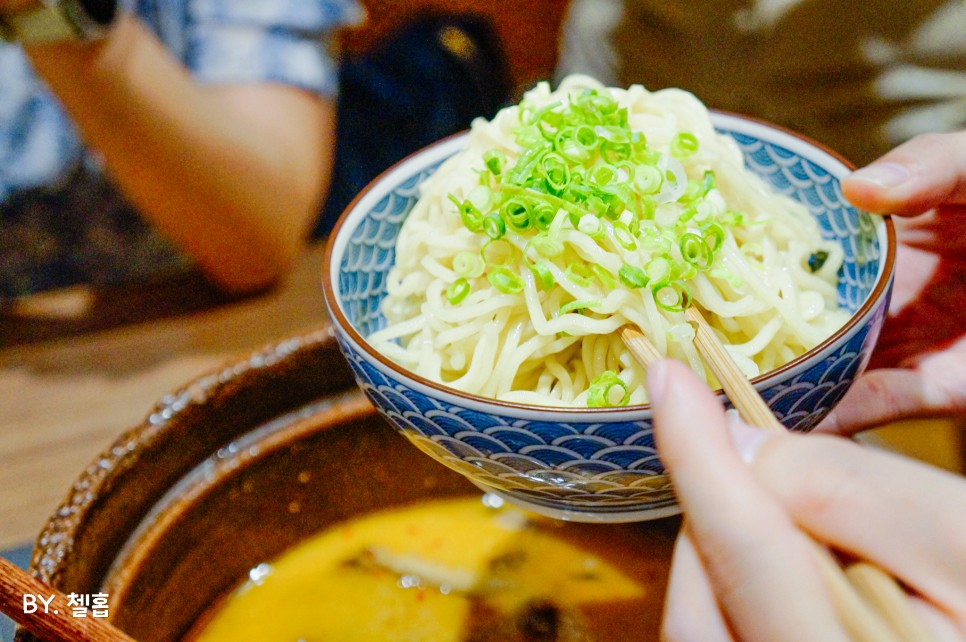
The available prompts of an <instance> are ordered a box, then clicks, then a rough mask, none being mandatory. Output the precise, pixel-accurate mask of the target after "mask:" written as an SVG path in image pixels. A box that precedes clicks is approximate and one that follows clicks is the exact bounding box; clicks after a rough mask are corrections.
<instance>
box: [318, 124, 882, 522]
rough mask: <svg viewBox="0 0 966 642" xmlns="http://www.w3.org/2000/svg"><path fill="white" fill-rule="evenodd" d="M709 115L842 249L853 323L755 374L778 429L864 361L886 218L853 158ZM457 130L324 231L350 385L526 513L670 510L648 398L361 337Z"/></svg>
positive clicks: (396, 170)
mask: <svg viewBox="0 0 966 642" xmlns="http://www.w3.org/2000/svg"><path fill="white" fill-rule="evenodd" d="M713 121H714V124H715V126H716V127H717V128H718V130H719V131H721V132H724V133H726V134H729V135H731V136H732V137H733V138H734V139H735V140H736V141H737V142H738V145H739V146H740V148H741V150H742V152H743V153H744V156H745V161H746V164H747V166H748V167H749V168H751V169H752V170H753V171H754V172H756V173H757V174H760V175H761V176H763V177H764V178H765V179H766V180H767V181H768V182H769V183H771V184H772V185H773V186H774V187H775V188H777V189H778V190H779V191H781V192H784V193H786V194H789V195H790V196H792V197H793V198H795V199H797V200H798V201H800V202H802V203H804V204H805V205H806V206H807V207H808V209H809V210H810V211H811V212H812V213H813V214H814V216H815V217H816V219H818V221H819V223H820V226H821V229H822V232H823V234H824V235H825V236H826V238H829V239H836V240H838V241H839V242H840V243H841V244H842V248H843V250H844V251H845V264H844V266H843V268H842V270H841V272H840V276H839V286H838V299H839V303H840V305H841V306H843V307H844V308H845V309H847V310H848V311H849V312H850V313H851V315H852V316H851V318H850V320H849V322H848V323H847V324H846V325H845V326H844V327H843V328H841V329H840V330H839V331H838V332H836V333H835V334H834V335H833V336H831V337H830V338H829V339H828V340H826V341H825V342H823V343H822V344H821V345H819V346H817V347H816V348H815V349H813V350H810V351H809V352H808V353H806V354H804V355H803V356H801V357H799V358H798V359H795V360H794V361H792V362H791V363H788V364H787V365H785V366H783V367H781V368H778V369H777V370H773V371H771V372H768V373H766V374H764V375H762V376H759V377H757V378H755V379H754V380H753V384H754V386H755V388H756V389H757V390H758V391H759V392H760V393H761V395H762V396H763V397H764V399H765V400H766V401H767V402H768V405H769V406H770V407H771V409H772V410H773V411H774V412H775V414H776V415H777V416H778V418H779V419H780V420H781V422H782V423H783V424H784V425H785V426H787V427H788V428H789V429H792V430H798V431H806V430H810V429H811V428H812V427H814V426H815V425H816V424H817V423H818V422H819V421H820V420H821V419H822V418H823V417H824V416H825V415H826V414H827V413H828V412H829V410H831V409H832V407H833V406H834V405H835V404H836V403H837V402H838V401H839V400H840V399H841V398H842V396H843V395H844V394H845V392H846V390H848V388H849V386H850V385H851V384H852V382H853V381H854V380H855V378H856V377H857V376H858V375H859V374H860V373H861V372H862V371H863V370H864V369H865V366H866V364H867V363H868V360H869V356H870V354H871V352H872V348H873V345H874V344H875V341H876V339H877V338H878V335H879V330H880V328H881V326H882V322H883V320H884V318H885V314H886V311H887V309H888V302H889V296H890V293H891V288H892V277H893V267H894V262H895V261H894V257H895V233H894V230H893V227H892V223H891V221H889V220H888V219H887V218H881V217H876V216H871V215H869V214H867V213H864V212H859V211H857V210H855V209H854V208H853V207H851V206H850V205H849V204H848V202H847V201H845V199H844V198H843V196H842V191H841V188H840V180H841V179H842V178H843V177H844V176H845V175H847V174H848V173H849V171H850V167H849V166H848V165H847V163H846V162H844V161H843V160H842V159H840V158H839V157H837V156H836V155H835V154H833V153H831V152H829V151H827V150H825V149H823V148H821V147H820V146H818V145H817V144H815V143H813V142H812V141H809V140H807V139H805V138H803V137H801V136H798V135H796V134H793V133H790V132H788V131H785V130H782V129H779V128H776V127H774V126H771V125H769V124H766V123H763V122H760V121H757V120H752V119H748V118H744V117H741V116H736V115H729V114H714V115H713ZM464 141H465V135H462V136H457V137H453V138H448V139H445V140H443V141H440V142H438V143H436V144H433V145H431V146H429V147H427V148H426V149H424V150H422V151H420V152H418V153H416V154H414V155H412V156H410V157H409V158H407V159H405V160H404V161H402V162H401V163H399V164H398V165H396V166H395V167H393V168H391V169H390V170H388V171H387V172H385V173H384V174H383V175H381V176H380V177H379V178H377V179H376V180H375V181H373V183H372V184H371V185H369V186H368V187H367V188H366V189H365V190H364V191H363V192H362V193H361V194H360V195H359V196H358V197H357V198H356V199H355V201H354V202H353V203H352V204H351V205H350V206H349V208H348V209H347V210H346V212H345V213H344V214H343V215H342V217H341V218H340V220H339V222H338V224H337V225H336V228H335V230H334V231H333V232H332V234H331V236H330V238H329V241H328V246H327V248H326V255H325V262H324V267H323V270H324V279H323V287H324V293H325V300H326V304H327V305H328V308H329V312H330V315H331V318H332V323H333V326H334V328H335V333H336V337H337V339H338V342H339V346H340V348H341V350H342V352H343V354H344V355H345V357H346V359H347V360H348V361H349V364H350V365H351V367H352V370H353V371H354V373H355V377H356V380H357V382H358V384H359V386H360V387H361V388H362V390H363V391H364V392H365V394H366V395H367V396H368V398H369V399H370V400H371V401H372V403H373V404H374V405H375V406H376V407H377V408H378V409H379V411H380V412H381V413H382V414H383V415H384V416H385V417H386V419H388V420H389V422H390V423H391V424H392V425H393V426H394V427H395V428H396V429H397V430H399V431H400V432H402V433H403V434H404V435H406V437H408V438H409V440H410V441H411V442H412V443H413V444H415V445H416V446H417V447H418V448H419V449H420V450H422V451H423V452H425V453H427V454H428V455H430V456H431V457H434V458H436V459H437V460H439V461H440V462H442V463H443V464H445V465H446V466H448V467H450V468H452V469H454V470H456V471H458V472H460V473H462V474H463V475H465V476H467V477H468V478H469V479H470V480H471V481H473V482H474V483H475V484H476V485H478V486H480V487H481V488H483V489H486V490H487V491H491V492H495V493H497V494H499V495H502V496H503V497H505V498H506V499H508V500H510V501H512V502H514V503H517V504H520V505H523V506H525V507H527V508H530V509H532V510H534V511H536V512H539V513H543V514H545V515H550V516H553V517H557V518H562V519H568V520H574V521H610V522H619V521H635V520H645V519H653V518H658V517H663V516H667V515H672V514H675V513H677V512H679V509H678V507H677V505H676V502H675V499H674V493H673V490H672V488H671V484H670V482H669V479H668V477H667V475H666V474H665V472H664V468H663V466H662V465H661V461H660V459H659V458H658V453H657V450H656V448H655V445H654V437H653V434H652V431H651V409H650V407H649V406H646V405H645V406H627V407H623V408H603V409H599V408H597V409H579V408H547V407H542V406H531V405H526V404H518V403H507V402H502V401H495V400H493V399H486V398H483V397H478V396H474V395H470V394H466V393H463V392H460V391H457V390H453V389H451V388H448V387H446V386H443V385H441V384H438V383H435V382H432V381H429V380H426V379H424V378H422V377H419V376H417V375H414V374H412V373H411V372H408V371H406V370H405V369H403V368H402V367H400V366H399V365H397V364H395V363H393V362H391V361H390V360H389V359H387V358H386V357H384V356H383V355H381V354H380V353H378V352H377V351H376V350H375V349H373V347H372V346H371V345H369V343H368V342H367V341H366V338H365V337H366V336H368V335H369V334H370V333H372V332H373V331H375V330H377V329H380V328H382V327H383V326H384V325H385V323H386V321H385V318H384V317H383V315H382V313H381V311H380V309H379V304H380V301H382V299H383V297H384V296H385V294H386V281H387V279H386V277H387V274H388V272H389V269H390V267H391V266H392V265H393V262H394V254H395V251H394V248H395V243H396V236H397V234H398V233H399V229H400V227H401V226H402V224H403V221H404V220H405V218H406V216H407V214H408V213H409V211H410V210H411V209H412V207H413V205H414V203H415V202H416V200H417V198H418V197H419V186H420V184H421V183H422V182H423V181H424V180H425V179H426V178H427V177H428V176H429V175H431V174H432V173H433V172H434V171H435V170H436V169H437V168H438V167H439V165H440V163H441V162H442V161H443V160H445V159H446V158H448V157H449V156H451V155H452V154H454V153H456V152H457V151H458V150H460V149H461V148H462V146H463V145H464ZM321 376H324V373H321ZM359 479H360V481H361V480H364V479H365V471H359ZM399 483H400V484H404V483H406V480H404V479H400V480H399Z"/></svg>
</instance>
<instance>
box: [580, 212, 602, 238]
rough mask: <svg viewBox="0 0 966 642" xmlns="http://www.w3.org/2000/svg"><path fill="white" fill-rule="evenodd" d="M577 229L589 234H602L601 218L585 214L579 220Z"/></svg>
mask: <svg viewBox="0 0 966 642" xmlns="http://www.w3.org/2000/svg"><path fill="white" fill-rule="evenodd" d="M577 230H578V231H580V232H583V233H584V234H586V235H587V236H597V235H598V234H600V219H599V218H597V217H596V216H594V215H593V214H584V215H583V216H581V217H580V220H578V221H577Z"/></svg>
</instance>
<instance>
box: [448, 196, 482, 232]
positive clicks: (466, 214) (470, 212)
mask: <svg viewBox="0 0 966 642" xmlns="http://www.w3.org/2000/svg"><path fill="white" fill-rule="evenodd" d="M449 200H451V201H452V202H453V203H454V204H455V205H456V209H457V211H458V212H459V213H460V219H462V221H463V225H465V226H466V229H468V230H469V231H470V232H482V231H483V214H481V213H480V211H479V210H478V209H476V207H475V206H474V205H473V204H472V203H470V202H469V200H463V201H460V200H457V199H456V197H455V196H453V195H452V194H450V195H449Z"/></svg>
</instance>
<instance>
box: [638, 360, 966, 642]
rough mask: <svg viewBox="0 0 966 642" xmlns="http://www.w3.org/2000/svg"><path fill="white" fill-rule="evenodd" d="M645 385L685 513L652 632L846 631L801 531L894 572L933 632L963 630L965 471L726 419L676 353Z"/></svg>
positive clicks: (783, 636) (679, 635)
mask: <svg viewBox="0 0 966 642" xmlns="http://www.w3.org/2000/svg"><path fill="white" fill-rule="evenodd" d="M648 388H649V391H650V395H651V399H652V402H653V404H654V420H655V436H656V438H657V445H658V448H659V450H660V453H661V459H662V461H663V462H664V465H665V466H666V468H667V470H668V472H669V474H670V476H671V479H672V481H673V482H674V487H675V490H676V493H677V498H678V501H679V503H680V505H681V507H682V510H683V511H684V515H685V517H686V520H685V528H684V530H682V533H681V535H680V536H679V538H678V542H677V545H676V547H675V552H674V559H673V562H672V566H671V576H670V582H669V586H668V593H667V600H666V604H665V612H664V623H663V635H664V638H663V639H665V640H667V642H691V641H695V642H699V641H700V642H724V641H730V640H743V641H757V640H762V641H767V642H773V641H774V640H783V641H791V640H823V642H830V641H835V640H848V639H849V638H848V636H847V633H846V631H845V629H844V628H843V626H842V624H841V622H840V621H839V619H838V616H837V614H836V612H835V608H834V604H833V603H832V601H831V599H830V594H829V592H828V591H827V589H826V586H825V584H824V580H823V579H822V575H821V574H820V572H819V569H818V566H817V565H816V564H815V558H814V549H813V545H812V543H811V542H810V541H809V540H810V539H812V540H816V541H819V542H821V543H824V544H826V545H827V546H829V547H830V548H834V549H836V550H839V551H842V552H843V553H845V554H848V555H852V556H855V557H857V558H859V559H863V560H867V561H870V562H873V563H874V564H876V565H878V566H879V567H880V568H882V569H883V570H885V571H886V572H888V573H889V574H891V575H893V576H894V577H896V578H898V579H899V580H901V581H903V582H904V583H905V584H906V585H907V586H908V587H910V595H909V598H908V599H909V600H910V602H911V603H912V606H913V607H914V609H915V612H916V613H918V614H919V615H920V619H921V621H922V622H923V623H924V625H925V626H926V627H927V628H928V629H930V631H931V632H932V633H933V635H934V636H935V638H936V639H937V640H941V641H945V640H951V641H952V640H960V641H961V640H963V639H966V574H964V573H963V569H964V568H966V480H963V479H962V478H959V477H956V476H955V475H953V474H951V473H947V472H944V471H940V470H938V469H933V468H930V467H928V466H926V465H924V464H921V463H918V462H914V461H912V460H908V459H904V458H901V457H898V456H896V455H893V454H888V453H884V452H879V451H875V450H873V449H871V448H867V447H862V446H859V445H858V444H855V443H853V442H850V441H848V440H846V439H842V438H840V437H834V436H829V435H808V436H804V435H795V434H791V433H789V434H784V435H783V434H773V433H766V432H764V431H759V430H756V429H752V428H749V427H747V426H745V425H743V424H740V423H739V422H737V421H730V422H729V420H728V419H727V418H726V416H725V413H724V410H723V408H722V406H721V404H720V403H719V402H718V401H717V399H716V398H715V397H714V395H713V394H712V393H711V392H710V391H709V390H708V389H707V387H706V386H705V385H704V384H703V383H702V382H701V381H700V380H699V379H698V378H697V377H696V376H695V375H694V374H693V373H691V372H690V370H689V369H688V368H687V367H685V366H684V365H682V364H679V363H677V362H675V361H671V360H665V361H661V362H659V363H658V364H656V365H655V366H652V367H651V368H650V369H649V371H648ZM729 429H730V435H729ZM743 459H745V460H746V461H749V460H750V463H746V461H743Z"/></svg>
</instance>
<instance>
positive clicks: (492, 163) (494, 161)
mask: <svg viewBox="0 0 966 642" xmlns="http://www.w3.org/2000/svg"><path fill="white" fill-rule="evenodd" d="M483 164H484V165H486V168H487V169H488V170H490V171H491V172H493V174H494V175H495V176H499V175H500V174H502V173H503V166H504V165H506V154H504V153H503V152H501V151H500V150H498V149H491V150H488V151H487V152H486V153H484V154H483Z"/></svg>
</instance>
